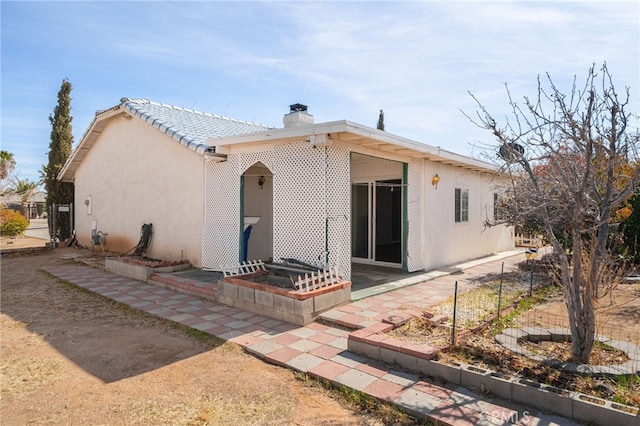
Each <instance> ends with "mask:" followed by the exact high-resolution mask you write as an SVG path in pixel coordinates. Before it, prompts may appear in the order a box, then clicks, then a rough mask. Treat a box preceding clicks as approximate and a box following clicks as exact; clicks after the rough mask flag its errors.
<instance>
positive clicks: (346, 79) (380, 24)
mask: <svg viewBox="0 0 640 426" xmlns="http://www.w3.org/2000/svg"><path fill="white" fill-rule="evenodd" d="M0 13H1V17H2V22H1V28H2V30H1V31H2V34H1V36H2V40H1V43H2V44H1V52H2V58H1V59H2V62H1V69H2V81H1V84H2V86H1V88H0V89H1V93H2V123H1V130H2V133H1V135H0V142H1V144H2V149H4V150H7V151H10V152H13V153H14V156H15V158H16V160H17V163H18V168H19V170H20V173H21V175H22V176H23V177H26V178H29V179H33V180H37V179H38V176H39V173H38V171H39V170H40V168H41V165H42V164H45V163H46V162H47V152H48V149H49V148H48V147H49V141H50V132H51V127H50V123H49V120H48V117H49V115H50V114H52V112H53V109H54V107H55V106H56V102H57V92H58V90H59V89H60V85H61V83H62V79H63V78H68V79H69V81H70V82H71V83H72V84H73V91H72V115H73V133H74V137H75V143H76V144H77V143H78V142H79V141H80V138H81V137H82V134H83V133H84V131H85V130H86V129H87V127H88V126H89V124H90V123H91V120H92V119H93V117H94V115H95V112H96V111H97V110H102V109H106V108H109V107H111V106H114V105H116V104H118V103H119V100H120V99H121V98H122V97H131V98H147V99H151V100H154V101H158V102H164V103H168V104H172V105H177V106H182V107H186V108H192V109H196V110H200V111H205V112H210V113H215V114H220V115H225V116H228V117H233V118H238V119H242V120H247V121H253V122H258V123H261V124H266V125H270V126H274V127H282V117H283V115H284V114H286V113H287V112H288V105H290V104H293V103H296V102H300V103H303V104H306V105H308V106H309V112H310V113H311V114H313V115H314V117H315V121H316V122H326V121H333V120H342V119H347V120H350V121H353V122H356V123H360V124H364V125H369V126H371V127H375V126H376V122H377V118H378V111H379V110H380V109H384V111H385V125H386V130H387V131H388V132H390V133H394V134H397V135H400V136H404V137H407V138H410V139H413V140H416V141H420V142H424V143H427V144H430V145H435V146H441V147H442V148H445V149H448V150H450V151H454V152H458V153H461V154H465V155H469V156H474V157H479V156H480V155H481V151H482V149H481V148H479V147H478V146H479V145H482V144H484V143H490V142H492V139H491V135H490V134H489V133H488V132H486V131H483V130H481V129H479V128H477V127H476V126H474V125H473V124H472V123H470V122H469V120H468V119H467V118H465V116H464V115H463V114H462V113H461V112H460V111H461V110H464V111H465V112H468V113H471V114H473V112H474V111H475V110H476V106H475V104H474V102H473V100H472V99H471V98H470V96H469V95H468V92H469V91H470V92H473V93H474V94H475V95H476V96H477V97H478V98H479V99H480V100H481V101H482V102H483V103H484V104H485V106H486V107H487V108H488V109H489V111H491V112H492V113H493V114H494V115H495V116H496V117H497V118H500V117H503V116H504V115H505V114H506V113H507V112H508V108H507V102H506V92H505V88H504V84H505V83H507V84H508V85H509V87H510V90H511V91H512V93H513V95H514V96H515V97H516V98H518V99H521V98H522V97H523V96H525V95H528V96H535V93H536V91H535V90H536V87H535V86H536V78H537V76H538V75H543V74H544V73H546V72H548V73H550V74H551V76H552V77H553V79H554V82H555V83H556V84H557V85H558V86H560V87H561V88H566V90H567V91H568V90H569V89H570V84H571V81H572V79H573V76H574V75H577V76H578V78H579V79H584V77H585V76H586V73H587V70H588V69H589V67H590V66H591V65H592V64H593V63H596V64H601V63H602V62H603V61H606V62H607V64H608V67H609V70H610V72H611V73H612V75H613V79H614V83H615V84H616V87H617V88H618V90H619V91H622V89H623V87H624V86H629V87H630V89H631V97H632V99H631V102H630V108H631V110H632V111H633V112H636V113H637V112H638V110H639V109H638V104H639V99H640V96H639V89H640V88H639V85H640V84H639V83H640V5H639V3H638V2H637V1H624V2H609V1H603V2H587V1H571V2H559V1H554V2H541V1H520V2H505V1H500V2H482V1H447V2H444V1H443V2H437V1H423V2H371V1H367V2H305V1H296V2H289V1H279V2H240V1H238V2H214V1H209V2H205V1H198V2H184V1H181V2H155V1H103V2H74V1H43V2H34V1H18V2H13V1H4V0H2V1H1V3H0Z"/></svg>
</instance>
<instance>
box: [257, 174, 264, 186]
mask: <svg viewBox="0 0 640 426" xmlns="http://www.w3.org/2000/svg"><path fill="white" fill-rule="evenodd" d="M258 185H260V189H264V176H260V177H259V178H258Z"/></svg>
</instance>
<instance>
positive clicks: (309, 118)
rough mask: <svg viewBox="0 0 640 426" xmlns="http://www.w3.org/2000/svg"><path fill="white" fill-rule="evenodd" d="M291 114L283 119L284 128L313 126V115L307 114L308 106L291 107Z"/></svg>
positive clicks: (297, 105)
mask: <svg viewBox="0 0 640 426" xmlns="http://www.w3.org/2000/svg"><path fill="white" fill-rule="evenodd" d="M289 110H290V112H289V114H286V115H285V116H284V118H283V119H282V121H283V123H284V127H285V129H286V128H289V127H300V126H306V125H309V124H313V123H314V120H313V115H311V114H309V113H308V112H307V106H306V105H302V104H293V105H289Z"/></svg>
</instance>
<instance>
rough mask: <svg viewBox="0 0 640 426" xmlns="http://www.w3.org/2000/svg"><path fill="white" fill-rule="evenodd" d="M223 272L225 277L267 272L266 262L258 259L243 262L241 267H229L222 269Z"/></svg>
mask: <svg viewBox="0 0 640 426" xmlns="http://www.w3.org/2000/svg"><path fill="white" fill-rule="evenodd" d="M221 270H222V273H223V274H224V276H225V277H233V276H236V275H247V274H253V273H256V272H258V271H266V270H267V269H266V268H265V266H264V262H263V261H262V260H260V259H258V260H250V261H248V262H242V263H241V264H240V265H236V266H227V267H224V268H221Z"/></svg>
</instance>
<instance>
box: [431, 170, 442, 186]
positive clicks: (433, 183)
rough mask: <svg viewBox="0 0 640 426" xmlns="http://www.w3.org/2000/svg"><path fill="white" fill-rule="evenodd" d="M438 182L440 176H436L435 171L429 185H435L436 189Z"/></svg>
mask: <svg viewBox="0 0 640 426" xmlns="http://www.w3.org/2000/svg"><path fill="white" fill-rule="evenodd" d="M438 182H440V176H438V174H437V173H436V174H435V175H433V177H432V178H431V185H433V186H435V187H436V189H438Z"/></svg>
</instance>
